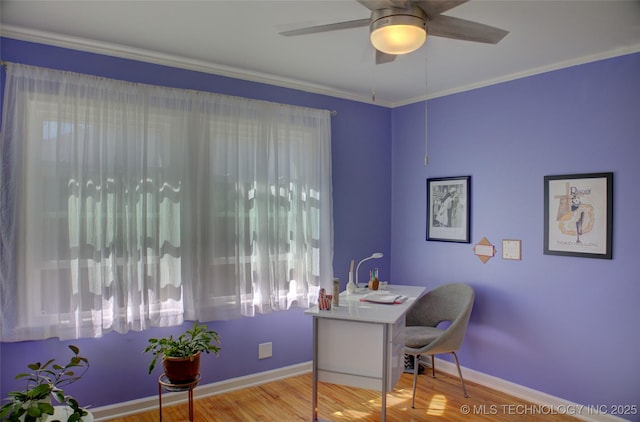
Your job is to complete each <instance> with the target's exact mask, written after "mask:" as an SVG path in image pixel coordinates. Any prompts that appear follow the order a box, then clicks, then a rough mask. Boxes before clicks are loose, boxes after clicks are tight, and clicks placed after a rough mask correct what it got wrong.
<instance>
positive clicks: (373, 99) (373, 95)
mask: <svg viewBox="0 0 640 422" xmlns="http://www.w3.org/2000/svg"><path fill="white" fill-rule="evenodd" d="M372 50H373V60H372V61H371V63H373V66H371V102H373V103H375V102H376V65H375V61H376V49H375V48H373V49H372Z"/></svg>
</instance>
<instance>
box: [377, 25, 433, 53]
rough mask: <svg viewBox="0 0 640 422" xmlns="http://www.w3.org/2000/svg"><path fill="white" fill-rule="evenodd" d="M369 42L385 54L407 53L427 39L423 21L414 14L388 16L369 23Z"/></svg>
mask: <svg viewBox="0 0 640 422" xmlns="http://www.w3.org/2000/svg"><path fill="white" fill-rule="evenodd" d="M370 38H371V44H373V46H374V47H375V49H376V50H378V51H381V52H383V53H387V54H395V55H398V54H407V53H411V52H412V51H415V50H417V49H418V48H420V47H421V46H422V44H424V42H425V41H426V39H427V31H426V29H425V22H424V20H423V19H420V18H418V17H415V16H389V17H385V18H382V19H379V20H377V21H375V22H373V23H372V24H371V34H370Z"/></svg>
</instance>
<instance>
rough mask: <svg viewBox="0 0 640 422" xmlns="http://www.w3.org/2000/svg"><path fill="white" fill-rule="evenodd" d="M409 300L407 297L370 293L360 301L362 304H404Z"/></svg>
mask: <svg viewBox="0 0 640 422" xmlns="http://www.w3.org/2000/svg"><path fill="white" fill-rule="evenodd" d="M406 300H407V297H406V296H402V295H388V294H380V293H369V294H366V295H364V296H362V299H360V301H362V302H374V303H386V304H393V303H403V302H404V301H406Z"/></svg>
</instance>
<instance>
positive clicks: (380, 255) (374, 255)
mask: <svg viewBox="0 0 640 422" xmlns="http://www.w3.org/2000/svg"><path fill="white" fill-rule="evenodd" d="M383 256H384V255H382V252H376V253H374V254H373V255H371V256H369V257H367V258H364V259H363V260H362V261H360V262H358V266H357V267H356V287H360V285H359V284H358V270H359V269H360V264H362V263H363V262H364V261H368V260H370V259H378V258H382V257H383Z"/></svg>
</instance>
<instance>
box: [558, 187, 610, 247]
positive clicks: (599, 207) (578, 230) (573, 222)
mask: <svg viewBox="0 0 640 422" xmlns="http://www.w3.org/2000/svg"><path fill="white" fill-rule="evenodd" d="M548 199H549V200H550V201H549V210H548V212H549V214H548V215H549V217H550V218H549V220H550V221H549V227H548V230H549V241H548V247H549V250H556V251H567V252H579V253H592V254H605V253H606V251H607V217H608V216H607V200H606V199H607V183H606V179H603V178H601V179H598V178H586V179H564V180H550V181H549V198H548Z"/></svg>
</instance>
